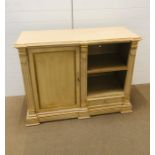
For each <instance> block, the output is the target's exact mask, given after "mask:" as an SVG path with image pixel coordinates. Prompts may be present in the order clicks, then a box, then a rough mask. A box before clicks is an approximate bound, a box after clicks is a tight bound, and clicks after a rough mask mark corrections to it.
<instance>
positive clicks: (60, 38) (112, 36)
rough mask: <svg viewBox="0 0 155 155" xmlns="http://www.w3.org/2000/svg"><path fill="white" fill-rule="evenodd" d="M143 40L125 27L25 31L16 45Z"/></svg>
mask: <svg viewBox="0 0 155 155" xmlns="http://www.w3.org/2000/svg"><path fill="white" fill-rule="evenodd" d="M134 40H137V41H139V40H141V38H140V36H138V35H136V34H134V33H132V32H130V31H129V30H128V29H126V28H124V27H106V28H87V29H66V30H45V31H24V32H22V33H21V34H20V36H19V38H18V40H17V42H16V44H15V47H16V48H20V47H29V46H43V45H60V44H62V45H69V44H89V43H96V42H114V41H116V42H119V41H134Z"/></svg>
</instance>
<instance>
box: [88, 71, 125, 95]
mask: <svg viewBox="0 0 155 155" xmlns="http://www.w3.org/2000/svg"><path fill="white" fill-rule="evenodd" d="M125 77H126V71H117V72H108V73H102V74H94V75H93V76H90V77H88V81H87V86H88V88H87V89H88V91H87V96H88V98H98V97H104V96H109V95H118V94H123V92H124V83H125Z"/></svg>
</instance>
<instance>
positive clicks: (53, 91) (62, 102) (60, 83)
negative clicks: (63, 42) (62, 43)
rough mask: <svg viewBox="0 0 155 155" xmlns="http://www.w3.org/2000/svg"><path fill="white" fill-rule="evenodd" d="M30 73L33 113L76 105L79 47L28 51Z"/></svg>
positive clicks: (77, 99) (77, 96) (78, 89)
mask: <svg viewBox="0 0 155 155" xmlns="http://www.w3.org/2000/svg"><path fill="white" fill-rule="evenodd" d="M28 52H29V62H30V72H31V78H32V86H33V91H34V98H35V104H36V110H37V111H40V110H43V109H48V110H49V109H63V108H75V107H78V106H79V100H80V98H79V93H80V92H79V91H80V88H79V65H80V63H79V61H80V60H79V48H78V47H63V48H49V47H48V48H47V47H46V48H31V49H29V50H28Z"/></svg>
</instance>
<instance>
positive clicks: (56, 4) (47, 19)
mask: <svg viewBox="0 0 155 155" xmlns="http://www.w3.org/2000/svg"><path fill="white" fill-rule="evenodd" d="M103 26H125V27H127V28H129V29H130V30H132V31H134V32H135V33H137V34H139V35H141V36H142V38H143V40H142V41H141V42H140V46H139V48H138V53H137V57H136V63H135V68H134V77H133V84H140V83H148V82H149V78H150V72H149V1H148V0H134V1H130V0H126V1H124V0H117V1H113V0H95V1H93V0H92V1H90V0H74V27H75V28H83V27H103ZM64 28H65V29H66V28H71V1H70V0H63V1H62V0H57V1H55V0H44V1H43V0H6V96H13V95H22V94H24V87H23V81H22V74H21V68H20V63H19V57H18V55H17V50H16V49H14V48H13V44H14V43H15V41H16V39H17V37H18V35H19V34H20V32H21V31H23V30H41V29H64Z"/></svg>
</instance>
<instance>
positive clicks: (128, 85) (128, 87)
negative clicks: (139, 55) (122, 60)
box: [124, 41, 138, 100]
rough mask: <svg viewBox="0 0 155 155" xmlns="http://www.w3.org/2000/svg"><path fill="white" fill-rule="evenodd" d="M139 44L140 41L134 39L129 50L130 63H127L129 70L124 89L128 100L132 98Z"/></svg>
mask: <svg viewBox="0 0 155 155" xmlns="http://www.w3.org/2000/svg"><path fill="white" fill-rule="evenodd" d="M137 45H138V42H137V41H133V42H132V43H131V47H130V52H129V58H128V64H127V66H128V71H127V75H126V81H125V90H124V91H125V97H126V99H127V100H128V99H129V98H130V90H131V82H132V74H133V68H134V62H135V56H136V50H137Z"/></svg>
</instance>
